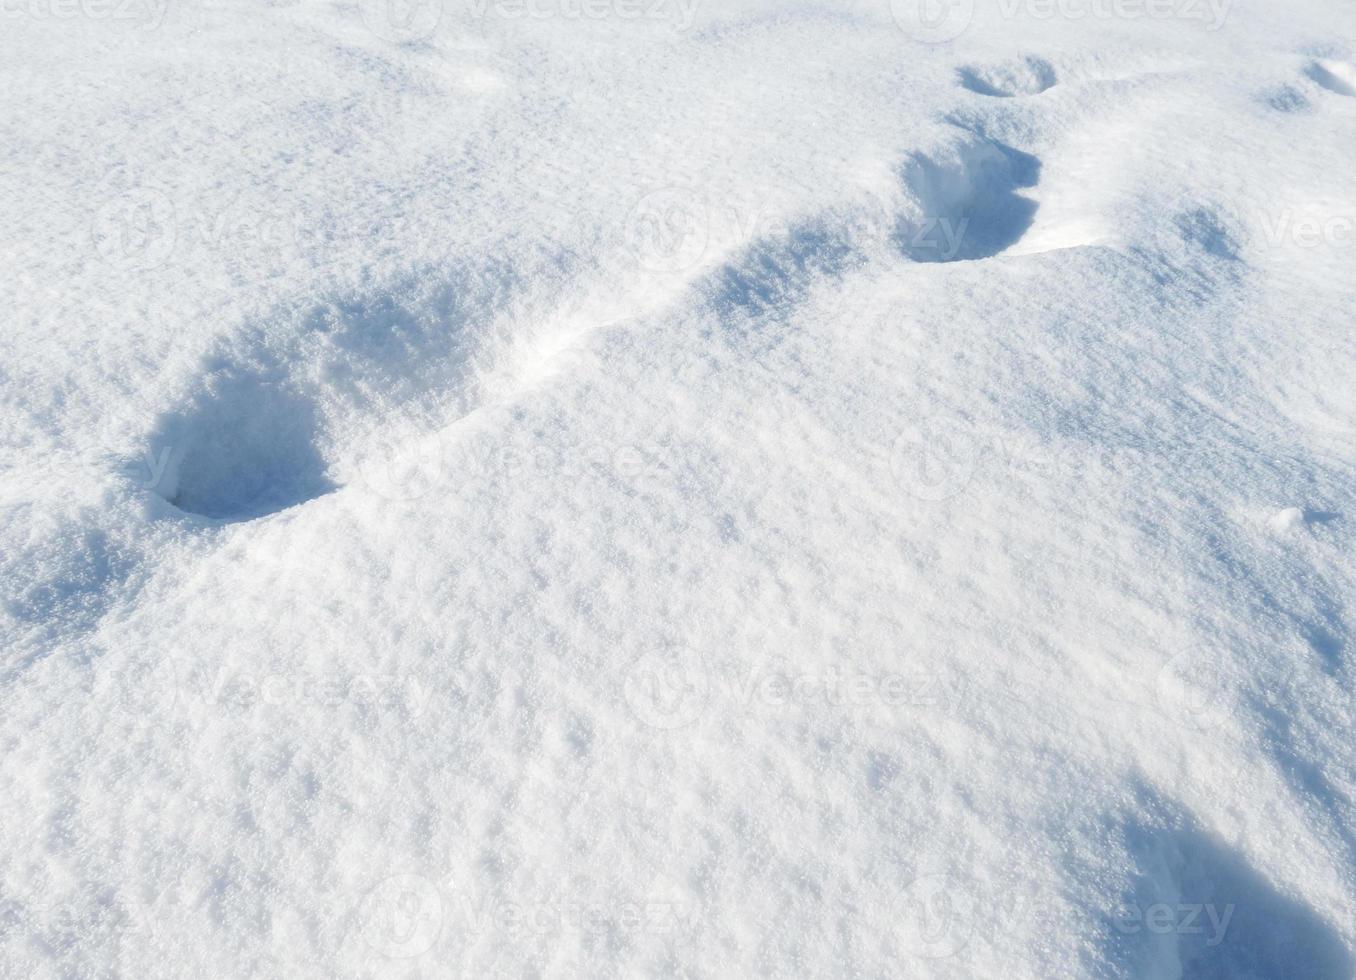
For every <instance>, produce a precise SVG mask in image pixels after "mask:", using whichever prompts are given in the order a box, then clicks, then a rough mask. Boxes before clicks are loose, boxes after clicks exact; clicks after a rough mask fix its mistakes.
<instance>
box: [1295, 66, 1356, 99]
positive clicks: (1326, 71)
mask: <svg viewBox="0 0 1356 980" xmlns="http://www.w3.org/2000/svg"><path fill="white" fill-rule="evenodd" d="M1304 74H1306V75H1307V76H1309V79H1310V80H1311V81H1313V82H1315V83H1317V84H1318V85H1319V86H1321V87H1323V88H1325V89H1327V90H1328V91H1329V92H1335V93H1337V94H1338V95H1346V96H1353V95H1356V65H1350V64H1348V63H1346V62H1344V61H1314V62H1311V63H1310V65H1309V67H1308V68H1306V69H1305V70H1304Z"/></svg>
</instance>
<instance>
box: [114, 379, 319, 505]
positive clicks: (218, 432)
mask: <svg viewBox="0 0 1356 980" xmlns="http://www.w3.org/2000/svg"><path fill="white" fill-rule="evenodd" d="M319 434H320V419H319V413H318V412H317V410H316V407H315V404H314V403H313V401H312V400H311V399H310V398H309V397H308V396H307V395H306V394H305V393H304V392H303V391H301V390H300V389H299V388H298V387H297V386H296V385H294V384H292V383H291V382H289V381H287V380H286V379H284V378H281V377H271V376H268V375H266V374H263V373H258V372H251V371H246V370H240V369H237V368H228V369H226V370H224V371H222V372H221V373H219V374H216V375H214V376H213V377H212V378H211V379H210V380H209V381H208V382H207V383H206V384H205V385H204V387H203V389H202V390H201V392H200V394H199V395H198V397H197V398H195V399H193V400H192V401H191V402H190V403H189V404H188V405H187V406H185V407H184V408H183V409H182V410H181V411H179V412H175V413H170V414H167V415H165V416H163V417H162V418H161V419H160V420H159V422H158V424H157V426H156V429H155V431H154V432H153V434H152V435H151V437H150V439H149V441H148V446H149V450H148V452H147V455H146V458H145V460H144V461H142V464H141V467H140V469H141V472H142V474H143V476H144V477H145V485H146V486H147V488H148V489H150V490H152V491H153V492H155V493H156V494H158V495H159V496H161V497H163V498H164V499H165V500H167V501H168V502H169V503H171V504H173V505H174V506H175V507H177V508H178V509H179V510H182V511H185V512H187V513H191V514H197V515H199V516H201V517H207V518H210V519H212V520H219V521H242V520H250V519H253V518H257V517H262V516H265V515H267V514H271V513H275V512H277V511H280V510H284V509H286V508H288V507H293V506H295V505H297V504H300V503H304V502H306V501H307V500H311V499H313V498H315V497H319V496H321V495H323V494H326V493H329V492H330V491H331V490H334V489H335V486H334V484H333V483H332V482H331V481H330V480H329V479H328V478H327V476H326V469H327V466H326V461H325V459H324V457H323V455H322V454H321V452H320V449H319Z"/></svg>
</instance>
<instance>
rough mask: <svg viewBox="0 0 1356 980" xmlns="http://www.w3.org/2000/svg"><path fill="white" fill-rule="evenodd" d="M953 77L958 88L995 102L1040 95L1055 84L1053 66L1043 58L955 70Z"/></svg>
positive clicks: (964, 66) (1055, 77) (970, 66)
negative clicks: (956, 79)
mask: <svg viewBox="0 0 1356 980" xmlns="http://www.w3.org/2000/svg"><path fill="white" fill-rule="evenodd" d="M956 74H957V75H958V76H959V78H960V84H961V87H962V88H964V89H968V90H969V91H971V92H974V93H975V94H976V95H986V96H988V97H990V98H995V99H1010V98H1014V97H1016V96H1019V95H1040V94H1041V93H1042V92H1044V91H1046V90H1048V89H1051V88H1053V87H1054V86H1055V84H1056V82H1057V81H1058V78H1057V76H1056V75H1055V69H1054V66H1052V65H1051V64H1050V62H1048V61H1046V60H1045V59H1043V58H1023V59H1021V60H1019V61H1014V62H1009V63H1007V64H1003V65H992V66H989V67H983V66H979V65H963V66H962V67H960V68H958V69H956Z"/></svg>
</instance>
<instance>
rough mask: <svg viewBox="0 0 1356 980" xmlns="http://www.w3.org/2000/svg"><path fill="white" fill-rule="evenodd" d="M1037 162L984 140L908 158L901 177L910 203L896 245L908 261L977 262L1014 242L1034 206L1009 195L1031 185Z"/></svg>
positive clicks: (1024, 229)
mask: <svg viewBox="0 0 1356 980" xmlns="http://www.w3.org/2000/svg"><path fill="white" fill-rule="evenodd" d="M1040 172H1041V163H1040V160H1039V159H1037V158H1036V157H1034V156H1032V155H1031V154H1029V153H1024V152H1022V151H1020V150H1016V149H1014V148H1012V147H1010V146H1006V145H1004V144H1001V143H998V142H995V141H993V140H988V139H972V141H971V142H966V143H962V144H959V145H957V146H955V147H952V148H948V149H946V150H943V151H941V152H939V153H935V154H915V155H914V156H913V157H911V158H910V159H909V160H908V162H907V163H905V165H904V167H903V168H902V172H901V178H902V180H903V183H904V185H905V188H906V190H907V191H908V192H909V194H910V196H911V197H912V198H913V199H914V202H915V205H914V207H913V208H912V209H911V212H910V213H909V214H906V215H905V216H903V217H902V218H901V220H900V221H899V223H898V225H897V227H896V231H895V236H894V237H895V244H896V247H897V248H898V249H899V251H900V252H901V253H902V254H904V255H905V256H906V257H908V258H910V259H912V260H914V261H915V262H957V261H966V260H972V259H983V258H989V257H991V256H994V255H997V254H998V253H999V252H1002V251H1004V250H1005V249H1007V248H1009V247H1011V246H1012V245H1014V244H1016V243H1017V242H1018V241H1019V240H1020V239H1021V237H1022V236H1023V235H1024V234H1026V232H1027V229H1029V228H1030V227H1031V224H1032V222H1033V221H1034V219H1035V214H1036V209H1037V204H1036V202H1035V201H1033V200H1031V199H1030V198H1027V197H1023V196H1021V195H1020V194H1017V193H1016V191H1018V190H1019V189H1022V188H1026V187H1034V186H1035V185H1036V183H1037V182H1038V181H1039V179H1040Z"/></svg>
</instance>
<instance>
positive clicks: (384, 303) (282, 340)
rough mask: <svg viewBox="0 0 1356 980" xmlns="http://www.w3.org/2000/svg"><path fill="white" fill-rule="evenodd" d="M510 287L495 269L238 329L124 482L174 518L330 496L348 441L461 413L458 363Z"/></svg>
mask: <svg viewBox="0 0 1356 980" xmlns="http://www.w3.org/2000/svg"><path fill="white" fill-rule="evenodd" d="M509 289H510V281H509V279H508V278H506V277H505V275H504V274H503V273H496V271H495V270H494V269H480V270H478V271H477V272H475V273H469V272H468V273H465V274H464V275H461V276H453V277H451V278H445V279H442V280H440V281H434V282H431V283H430V282H429V281H428V280H425V279H416V280H413V281H412V282H411V283H410V284H407V287H403V288H398V289H394V290H390V291H388V292H384V293H379V294H377V295H375V296H369V297H366V298H363V299H361V300H342V301H332V302H328V303H322V304H320V305H318V306H316V307H314V308H312V309H311V310H309V311H301V312H300V313H298V314H293V317H294V325H293V326H292V327H290V328H289V329H288V330H283V331H276V330H266V329H265V328H263V327H260V328H256V329H254V330H251V331H248V332H247V334H246V335H245V336H244V337H243V338H241V339H239V340H238V341H237V342H235V343H233V344H231V345H229V346H225V347H223V349H221V350H220V351H219V352H218V353H217V354H216V355H214V356H212V357H210V358H207V359H205V360H204V362H203V364H202V366H201V377H200V378H199V380H198V381H197V383H196V384H195V385H193V386H192V388H191V389H190V390H189V393H188V394H187V396H186V397H184V398H183V399H182V400H181V401H180V403H179V405H178V407H177V408H174V409H172V410H170V411H168V412H166V413H164V414H163V415H161V417H160V418H159V419H158V420H157V421H156V423H155V424H154V427H153V428H152V431H151V432H150V434H149V436H148V439H147V442H146V449H145V452H144V453H143V454H142V458H141V459H139V460H137V461H136V462H135V463H134V464H129V471H130V470H132V469H135V470H136V472H137V473H138V475H139V477H140V482H141V483H142V485H143V486H145V487H146V488H148V489H150V490H152V491H153V492H154V493H156V494H157V495H158V496H160V497H162V498H163V499H164V500H166V501H168V502H169V503H170V504H172V505H174V506H175V507H176V508H178V509H179V510H180V511H183V512H185V513H190V514H196V515H198V516H201V517H206V518H209V519H211V520H213V521H221V522H236V521H247V520H253V519H256V518H259V517H264V516H267V515H269V514H273V513H276V512H278V511H281V510H285V509H287V508H289V507H294V506H296V505H298V504H302V503H305V502H307V501H310V500H314V499H315V498H317V497H320V496H322V495H324V494H327V493H330V492H331V491H333V490H336V489H339V486H340V482H341V481H339V480H336V479H335V474H336V473H342V472H345V470H346V467H345V465H344V464H345V462H346V461H347V457H348V455H351V446H350V443H353V442H355V440H356V439H357V436H358V434H359V433H361V432H372V431H378V430H383V429H389V428H390V427H391V426H392V425H394V423H395V422H397V421H399V420H401V419H405V420H408V419H410V418H411V417H417V418H420V419H423V418H425V417H427V418H433V419H435V420H442V421H445V420H446V416H447V414H448V413H452V414H453V415H455V417H460V416H461V415H463V414H465V412H466V411H469V410H470V409H471V408H472V407H473V405H472V404H471V401H472V400H473V398H474V396H475V392H474V390H473V388H474V378H473V376H472V373H471V370H470V359H471V355H472V354H473V353H474V352H475V351H476V350H478V349H479V345H480V342H481V340H482V339H483V337H484V335H485V333H486V331H485V330H483V329H481V328H483V327H485V326H486V322H487V321H488V320H490V319H491V318H492V317H493V316H494V314H495V312H496V310H497V309H499V308H501V304H502V303H503V302H504V300H505V296H506V295H507V292H508V290H509ZM350 462H351V461H350ZM347 469H352V467H351V466H350V467H347ZM148 471H149V477H150V478H149V479H146V476H147V473H148Z"/></svg>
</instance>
